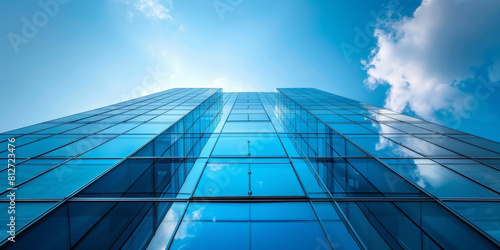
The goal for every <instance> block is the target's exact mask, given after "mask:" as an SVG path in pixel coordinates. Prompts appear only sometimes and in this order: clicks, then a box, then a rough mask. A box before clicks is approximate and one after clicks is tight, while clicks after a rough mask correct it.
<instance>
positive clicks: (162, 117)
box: [149, 112, 187, 123]
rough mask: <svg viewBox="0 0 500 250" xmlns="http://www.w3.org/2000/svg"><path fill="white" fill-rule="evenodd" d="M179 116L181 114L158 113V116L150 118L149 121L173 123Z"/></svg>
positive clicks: (180, 116)
mask: <svg viewBox="0 0 500 250" xmlns="http://www.w3.org/2000/svg"><path fill="white" fill-rule="evenodd" d="M186 113H187V112H186ZM181 118H182V115H160V116H158V117H156V118H154V119H152V120H150V121H149V122H159V123H175V122H177V121H178V120H179V119H181Z"/></svg>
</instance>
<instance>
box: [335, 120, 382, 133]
mask: <svg viewBox="0 0 500 250" xmlns="http://www.w3.org/2000/svg"><path fill="white" fill-rule="evenodd" d="M329 125H330V127H332V128H333V129H335V130H337V131H338V132H339V133H341V134H374V133H373V132H372V131H370V130H368V129H366V128H364V127H362V126H360V125H358V124H330V123H329Z"/></svg>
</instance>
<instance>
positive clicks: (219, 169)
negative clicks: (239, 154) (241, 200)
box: [194, 163, 249, 196]
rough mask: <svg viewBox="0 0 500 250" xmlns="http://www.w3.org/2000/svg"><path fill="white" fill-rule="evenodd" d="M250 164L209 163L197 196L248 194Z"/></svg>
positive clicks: (199, 184)
mask: <svg viewBox="0 0 500 250" xmlns="http://www.w3.org/2000/svg"><path fill="white" fill-rule="evenodd" d="M248 170H249V167H248V164H214V163H209V164H207V166H206V167H205V171H204V172H203V175H202V176H201V179H200V182H199V183H198V187H197V188H196V191H195V194H194V195H195V196H247V195H248V188H249V184H248V182H249V176H248Z"/></svg>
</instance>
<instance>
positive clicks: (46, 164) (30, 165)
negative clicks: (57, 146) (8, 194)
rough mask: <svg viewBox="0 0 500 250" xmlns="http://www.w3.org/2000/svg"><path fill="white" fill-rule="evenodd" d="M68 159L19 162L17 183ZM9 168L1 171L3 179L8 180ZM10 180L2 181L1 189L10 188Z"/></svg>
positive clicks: (16, 173)
mask: <svg viewBox="0 0 500 250" xmlns="http://www.w3.org/2000/svg"><path fill="white" fill-rule="evenodd" d="M65 160H66V159H50V160H48V159H43V160H42V159H32V160H29V161H26V162H24V163H22V164H19V165H17V166H16V168H15V177H16V179H15V183H16V184H19V183H21V182H23V181H26V180H27V179H29V178H32V177H34V176H35V175H37V174H41V173H43V172H44V171H46V170H47V169H50V168H53V167H55V166H57V165H58V164H60V163H62V162H64V161H65ZM7 177H8V170H7V169H5V170H3V171H1V172H0V178H1V180H7ZM10 187H11V186H10V185H9V182H8V181H2V182H0V191H4V190H6V189H7V188H10Z"/></svg>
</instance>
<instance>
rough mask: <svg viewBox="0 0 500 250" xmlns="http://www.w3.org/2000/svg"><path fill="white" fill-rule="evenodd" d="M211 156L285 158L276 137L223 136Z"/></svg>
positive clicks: (266, 135) (268, 135)
mask: <svg viewBox="0 0 500 250" xmlns="http://www.w3.org/2000/svg"><path fill="white" fill-rule="evenodd" d="M212 156H286V153H285V150H284V149H283V146H282V145H281V142H280V141H279V139H278V136H276V135H272V134H260V135H238V134H234V135H229V134H223V135H221V136H220V138H219V140H218V141H217V144H216V145H215V148H214V151H213V152H212Z"/></svg>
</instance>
